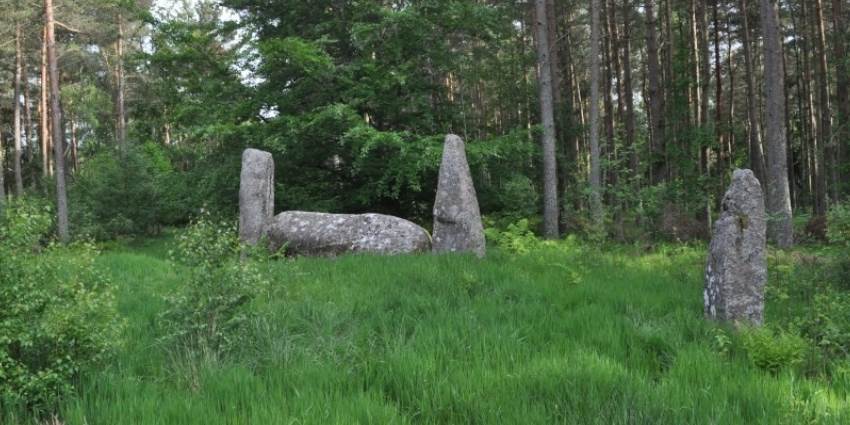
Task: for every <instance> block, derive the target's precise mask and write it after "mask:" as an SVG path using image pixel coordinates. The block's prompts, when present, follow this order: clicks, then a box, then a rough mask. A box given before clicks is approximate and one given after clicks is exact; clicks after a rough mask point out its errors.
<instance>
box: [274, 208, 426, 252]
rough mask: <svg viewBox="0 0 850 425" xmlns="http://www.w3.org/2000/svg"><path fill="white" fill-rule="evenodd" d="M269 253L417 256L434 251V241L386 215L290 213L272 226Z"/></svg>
mask: <svg viewBox="0 0 850 425" xmlns="http://www.w3.org/2000/svg"><path fill="white" fill-rule="evenodd" d="M268 236H269V249H271V251H272V252H277V251H279V250H280V249H281V248H285V249H286V251H287V252H289V253H290V254H298V255H319V256H335V255H341V254H347V253H367V254H379V255H396V254H415V253H420V252H426V251H428V250H430V249H431V237H430V236H429V235H428V232H427V231H426V230H425V229H423V228H422V227H419V226H417V225H416V224H415V223H412V222H410V221H407V220H404V219H401V218H398V217H392V216H388V215H382V214H357V215H352V214H327V213H317V212H304V211H287V212H283V213H280V214H278V215H277V217H275V218H274V219H272V221H271V222H270V223H269V226H268Z"/></svg>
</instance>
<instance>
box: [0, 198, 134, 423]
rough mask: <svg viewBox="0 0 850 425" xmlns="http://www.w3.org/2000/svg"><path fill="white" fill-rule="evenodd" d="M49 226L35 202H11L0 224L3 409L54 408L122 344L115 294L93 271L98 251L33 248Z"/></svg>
mask: <svg viewBox="0 0 850 425" xmlns="http://www.w3.org/2000/svg"><path fill="white" fill-rule="evenodd" d="M51 223H52V218H51V215H50V211H49V209H48V208H46V207H45V206H44V204H42V203H40V202H37V201H35V202H27V203H23V204H20V203H16V204H13V205H12V206H11V207H10V208H9V209H7V210H6V212H5V217H4V219H3V220H2V225H0V306H2V308H0V407H2V406H3V405H8V406H12V405H15V406H18V407H24V408H28V409H32V410H34V411H36V412H43V411H46V410H49V409H51V408H52V407H53V406H54V405H55V403H56V401H57V400H58V399H59V398H61V397H62V396H64V395H67V394H68V393H70V392H71V391H72V389H73V382H74V378H75V377H76V376H77V375H78V374H79V373H80V372H81V371H82V370H84V369H86V368H88V367H90V366H92V365H95V364H98V363H101V362H102V361H104V360H105V359H106V358H108V357H109V356H110V354H112V353H113V352H114V351H115V349H116V348H117V346H118V344H119V342H118V341H119V338H118V337H119V335H120V331H121V321H120V320H119V319H118V318H117V312H116V308H115V301H114V296H113V288H112V285H111V284H110V282H109V281H108V280H107V279H106V278H105V277H104V276H103V275H102V274H100V273H98V272H97V271H96V270H95V268H94V259H95V257H96V255H97V251H96V250H95V249H94V247H93V246H92V245H90V244H77V245H73V246H70V247H60V246H57V245H50V246H47V247H46V248H45V249H44V250H43V251H42V252H40V253H39V254H36V253H35V251H34V250H33V248H34V247H39V246H40V244H39V242H40V241H42V240H43V239H44V235H45V233H46V231H47V230H48V229H50V227H51ZM0 410H2V409H0Z"/></svg>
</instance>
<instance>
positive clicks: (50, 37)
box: [44, 0, 71, 243]
mask: <svg viewBox="0 0 850 425" xmlns="http://www.w3.org/2000/svg"><path fill="white" fill-rule="evenodd" d="M44 21H45V25H46V26H47V30H46V35H47V37H46V42H47V72H48V74H49V78H50V107H51V111H50V117H51V122H52V123H53V163H54V165H55V172H54V177H55V178H56V228H57V231H58V234H59V240H60V241H61V242H62V243H68V242H69V241H70V236H71V235H70V232H69V230H68V194H67V191H66V187H65V147H64V143H63V140H62V139H63V137H64V135H63V134H62V110H61V109H60V108H61V107H60V93H59V67H58V64H57V59H56V36H55V34H54V25H55V21H54V19H53V0H44Z"/></svg>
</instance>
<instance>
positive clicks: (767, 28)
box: [761, 0, 794, 249]
mask: <svg viewBox="0 0 850 425" xmlns="http://www.w3.org/2000/svg"><path fill="white" fill-rule="evenodd" d="M761 21H762V22H761V23H762V31H763V32H764V104H765V139H766V145H767V165H768V166H767V213H768V215H769V217H770V220H769V221H768V235H769V236H770V239H771V240H772V241H773V242H774V243H776V245H778V246H779V247H780V248H783V249H784V248H790V247H791V246H792V245H793V244H794V234H793V226H792V224H793V223H792V215H791V214H792V213H791V190H790V187H789V183H788V141H787V138H786V128H785V70H784V69H783V61H782V57H783V54H782V34H781V31H780V26H779V10H778V8H777V5H776V3H775V0H761Z"/></svg>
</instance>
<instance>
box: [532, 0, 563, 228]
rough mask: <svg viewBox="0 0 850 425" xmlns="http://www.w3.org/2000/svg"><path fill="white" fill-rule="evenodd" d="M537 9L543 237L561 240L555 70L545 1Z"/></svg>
mask: <svg viewBox="0 0 850 425" xmlns="http://www.w3.org/2000/svg"><path fill="white" fill-rule="evenodd" d="M535 5H536V6H537V8H536V10H537V15H536V19H537V61H538V65H539V72H540V115H541V118H542V121H543V140H542V146H543V235H544V236H545V237H546V238H549V239H556V238H558V209H559V208H558V175H557V161H556V158H555V138H556V135H555V115H554V102H553V99H552V66H551V63H550V60H551V57H550V55H549V23H548V21H547V18H546V15H547V13H546V0H535Z"/></svg>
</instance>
